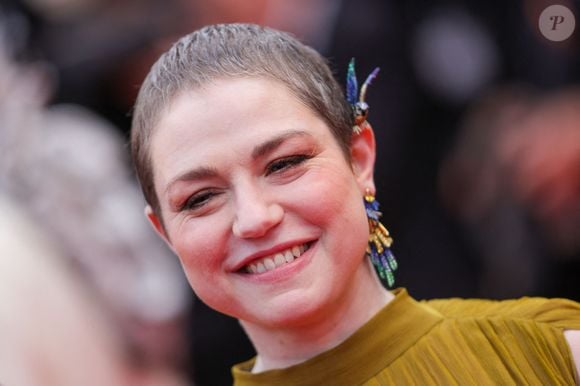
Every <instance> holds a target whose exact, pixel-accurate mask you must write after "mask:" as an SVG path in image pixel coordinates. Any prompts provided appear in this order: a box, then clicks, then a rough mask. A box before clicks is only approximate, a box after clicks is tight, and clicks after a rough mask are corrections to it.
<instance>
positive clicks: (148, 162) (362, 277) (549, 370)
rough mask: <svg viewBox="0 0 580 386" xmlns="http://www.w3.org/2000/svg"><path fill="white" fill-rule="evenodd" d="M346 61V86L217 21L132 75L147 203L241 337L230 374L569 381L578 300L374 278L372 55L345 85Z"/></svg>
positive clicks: (382, 247)
mask: <svg viewBox="0 0 580 386" xmlns="http://www.w3.org/2000/svg"><path fill="white" fill-rule="evenodd" d="M348 74H349V76H348V80H347V101H345V100H344V95H343V93H342V90H341V88H340V87H339V85H338V83H337V82H336V80H335V79H334V78H333V75H332V73H331V71H330V68H329V67H328V65H327V63H326V60H325V59H324V58H323V57H322V56H321V55H320V54H318V53H317V52H316V51H314V50H313V49H311V48H310V47H307V46H305V45H303V44H301V43H300V42H298V41H297V40H295V39H294V38H292V37H290V36H289V35H287V34H285V33H282V32H279V31H276V30H272V29H268V28H262V27H259V26H256V25H249V24H221V25H210V26H206V27H204V28H202V29H200V30H197V31H195V32H193V33H191V34H189V35H186V36H184V37H183V38H181V39H180V40H179V41H178V42H177V43H175V45H174V46H173V47H172V48H171V49H170V50H169V51H168V52H166V53H165V54H163V55H162V56H161V58H160V59H159V60H158V61H157V62H156V63H155V65H154V66H153V67H152V69H151V71H150V73H149V75H148V76H147V78H146V79H145V82H144V84H143V85H142V87H141V89H140V92H139V97H138V99H137V102H136V106H135V113H134V117H133V129H132V136H131V150H132V156H133V160H134V163H135V167H136V170H137V174H138V177H139V180H140V182H141V187H142V189H143V193H144V195H145V198H146V202H147V205H146V208H145V211H146V213H147V216H148V218H149V220H150V222H151V225H152V226H153V227H154V228H155V230H156V231H157V232H158V234H159V236H160V237H161V238H162V239H163V240H165V242H166V243H167V245H168V246H169V247H170V248H171V249H172V250H173V251H174V253H175V254H176V255H177V257H178V258H179V260H180V261H181V264H182V267H183V269H184V271H185V274H186V277H187V278H188V281H189V283H190V285H191V287H192V288H193V290H194V291H195V292H196V294H197V295H198V296H199V298H200V299H202V300H203V301H204V302H205V303H206V304H207V305H208V306H210V307H212V308H214V309H216V310H218V311H219V312H222V313H224V314H228V315H230V316H233V317H236V318H237V319H238V320H239V321H240V323H241V325H242V326H243V327H244V329H245V331H246V333H247V334H248V337H249V338H250V340H251V341H252V343H253V344H254V346H255V348H256V351H257V355H256V357H255V358H253V359H251V360H249V361H246V362H244V363H241V364H239V365H236V366H235V367H234V368H233V374H234V379H235V381H234V382H235V384H236V385H271V384H276V385H296V384H300V385H310V384H311V385H320V384H327V383H332V384H339V385H354V384H368V385H370V384H373V385H379V384H381V385H386V384H398V385H404V384H449V383H461V384H482V383H483V384H497V383H501V382H505V383H510V382H512V383H518V384H535V383H538V384H540V383H547V382H555V383H562V384H574V383H575V382H576V380H577V379H578V374H577V369H578V368H580V332H579V331H578V329H580V305H579V304H578V303H576V302H573V301H569V300H565V299H552V300H549V299H542V298H523V299H519V300H510V301H505V302H497V301H490V300H460V299H446V300H436V301H427V302H421V303H419V302H416V301H415V300H413V299H412V298H411V297H410V296H409V294H408V293H407V292H406V290H405V289H402V288H399V289H395V290H393V291H388V290H387V289H386V288H385V286H387V287H390V286H392V285H393V283H394V276H393V275H394V272H393V271H394V270H396V269H397V263H396V261H395V260H394V256H393V255H392V253H391V251H390V246H391V243H392V239H391V237H390V235H389V233H388V231H387V230H386V229H385V228H384V226H382V224H380V222H379V219H380V217H381V213H380V212H379V208H378V203H377V201H376V200H375V194H376V186H375V181H374V167H375V140H374V134H373V130H372V127H371V126H370V124H369V123H368V121H367V120H366V118H367V114H368V105H367V104H366V102H365V93H366V89H367V86H368V85H369V83H370V81H371V80H372V79H373V78H374V76H376V71H374V72H373V74H372V75H371V76H369V78H367V81H365V83H364V84H363V85H362V87H361V93H360V95H359V93H358V86H357V83H356V80H355V75H354V63H352V62H351V65H350V66H349V72H348ZM381 280H383V282H381ZM458 337H459V338H458ZM215 349H217V350H221V349H223V348H221V347H215ZM523 369H525V370H523Z"/></svg>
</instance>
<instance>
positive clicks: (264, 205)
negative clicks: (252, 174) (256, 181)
mask: <svg viewBox="0 0 580 386" xmlns="http://www.w3.org/2000/svg"><path fill="white" fill-rule="evenodd" d="M283 217H284V210H283V209H282V206H280V205H279V204H277V203H275V202H271V200H268V199H266V198H265V197H264V194H263V193H262V192H261V191H260V190H259V189H258V188H257V187H250V188H248V187H246V188H245V189H243V190H238V192H237V194H236V216H235V219H234V223H233V226H232V230H233V233H234V235H235V236H237V237H239V238H244V239H248V238H258V237H262V236H264V235H265V234H267V233H268V231H269V230H270V229H272V228H274V227H275V226H276V225H278V224H279V223H280V221H282V218H283Z"/></svg>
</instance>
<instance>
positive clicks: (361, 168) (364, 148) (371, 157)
mask: <svg viewBox="0 0 580 386" xmlns="http://www.w3.org/2000/svg"><path fill="white" fill-rule="evenodd" d="M365 126H366V127H364V128H363V130H362V131H361V132H360V133H359V134H356V133H353V135H352V142H351V145H350V158H351V164H352V169H353V172H354V174H355V177H356V179H357V183H358V185H359V188H360V190H361V194H364V193H365V192H366V191H367V189H370V190H372V191H373V192H374V191H375V180H374V178H373V174H374V170H375V155H376V153H375V135H374V133H373V129H372V128H371V126H370V125H369V124H366V125H365Z"/></svg>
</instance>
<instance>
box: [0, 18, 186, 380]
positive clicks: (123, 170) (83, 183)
mask: <svg viewBox="0 0 580 386" xmlns="http://www.w3.org/2000/svg"><path fill="white" fill-rule="evenodd" d="M0 16H3V15H2V14H0ZM3 22H4V19H3V18H0V27H3V26H4V24H3ZM12 32H13V31H12ZM11 49H12V47H11V46H10V44H9V41H8V40H6V39H4V33H3V32H1V33H0V70H1V71H0V192H1V193H2V194H3V195H6V196H7V197H9V198H10V201H11V202H14V205H17V206H19V207H22V208H23V210H25V211H26V214H27V215H28V216H29V217H30V218H32V219H33V220H34V222H35V226H36V227H38V228H40V229H41V230H42V232H44V233H45V234H46V236H47V237H48V238H49V239H50V240H51V241H52V242H53V243H54V244H55V245H56V246H57V248H58V250H59V252H60V256H59V257H60V258H61V259H63V260H64V261H63V262H62V264H61V266H66V267H68V268H67V269H69V271H70V272H74V273H75V274H76V275H78V278H77V279H76V282H77V283H82V284H83V285H84V286H85V291H86V292H87V294H90V295H91V302H90V306H93V307H95V308H96V309H97V310H98V311H96V312H98V313H100V314H101V315H102V319H103V320H106V321H107V322H108V323H109V331H111V332H112V334H113V337H114V338H115V340H116V343H117V345H118V347H117V349H118V350H119V351H120V352H122V353H123V355H122V356H121V357H120V358H121V359H122V361H123V363H124V365H123V364H119V366H120V367H123V368H124V369H125V370H126V371H127V372H128V378H129V379H130V382H137V384H147V383H146V382H148V381H149V380H151V379H156V381H155V382H156V384H159V382H161V383H163V384H171V385H173V384H176V385H179V384H183V382H184V379H183V375H182V370H181V366H182V365H183V361H184V355H185V345H184V340H185V337H184V322H185V314H186V310H187V303H186V301H187V298H186V296H185V292H184V291H183V288H184V286H183V281H182V280H180V278H179V276H177V275H176V273H177V265H176V264H175V262H174V261H172V260H170V259H168V258H167V253H166V250H165V248H164V247H163V246H162V245H161V244H160V243H159V242H157V240H156V239H155V238H154V235H153V233H152V232H151V231H150V230H149V229H148V228H147V225H146V222H145V220H144V218H143V217H142V216H141V215H140V211H139V210H138V208H139V204H138V200H139V199H138V197H139V195H138V188H137V186H136V185H135V182H134V180H133V177H132V175H131V172H130V170H129V168H128V165H127V162H126V159H125V155H124V149H123V144H122V139H121V137H120V136H119V135H118V133H116V132H115V130H114V129H113V128H112V127H111V126H110V125H108V124H106V123H104V122H103V121H102V120H101V119H99V118H98V117H96V116H94V115H93V114H91V113H89V112H87V111H86V110H84V109H82V108H79V107H77V106H71V105H69V106H53V107H50V108H47V107H46V106H45V104H46V101H47V99H48V98H49V97H50V94H51V86H52V85H53V84H52V83H51V81H50V79H51V78H50V76H48V74H49V73H50V72H47V71H46V70H45V68H46V67H45V66H43V65H42V64H41V63H35V64H25V63H15V62H13V61H12V58H11V56H10V52H11ZM136 200H137V201H136ZM132 208H134V209H132ZM31 253H32V252H31ZM8 257H9V256H6V258H8ZM8 263H9V262H8ZM59 264H60V263H59ZM55 270H58V269H57V268H55ZM51 275H52V274H51ZM55 275H56V274H55ZM63 275H64V276H65V277H68V276H67V275H69V274H68V273H66V274H63ZM66 280H69V279H66ZM56 285H57V284H55V286H56ZM67 285H68V284H67ZM75 285H78V284H75ZM83 296H84V295H83ZM73 300H74V301H75V302H79V301H80V300H79V299H72V300H71V301H73ZM62 301H63V302H66V299H63V300H62ZM74 304H76V303H74ZM74 304H71V305H69V306H67V307H73V306H74ZM87 306H89V304H88V303H87ZM71 312H72V311H71ZM54 318H56V316H54ZM99 328H100V327H99ZM99 331H100V330H97V333H99V334H100V333H101V332H99ZM85 333H87V334H88V333H89V331H85ZM113 337H111V339H113ZM6 349H7V350H9V349H10V347H7V348H6ZM54 349H56V347H54ZM65 354H66V353H65V352H64V351H63V355H65ZM52 355H55V356H56V355H58V352H57V351H53V352H52ZM65 357H66V356H65ZM55 360H56V359H55ZM59 360H60V359H59ZM55 363H56V362H55ZM46 367H47V368H46V371H50V369H51V364H50V363H46ZM58 371H60V370H58ZM160 379H162V380H163V381H160ZM0 382H2V380H0ZM77 384H79V383H77ZM102 384H113V383H108V382H103V383H102Z"/></svg>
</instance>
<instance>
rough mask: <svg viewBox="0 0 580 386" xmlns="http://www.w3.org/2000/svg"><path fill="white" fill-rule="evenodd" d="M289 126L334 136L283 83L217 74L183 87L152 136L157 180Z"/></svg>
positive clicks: (212, 160) (261, 139)
mask: <svg viewBox="0 0 580 386" xmlns="http://www.w3.org/2000/svg"><path fill="white" fill-rule="evenodd" d="M285 130H306V131H308V132H309V133H311V134H312V135H313V136H314V137H318V138H320V139H321V140H322V139H323V137H324V138H325V139H327V138H330V137H331V133H330V130H329V129H328V127H327V126H326V124H325V123H324V121H323V120H322V119H320V118H319V117H318V115H317V114H316V113H314V112H313V111H312V110H311V109H310V108H308V107H306V105H304V104H303V103H302V102H301V101H300V100H299V99H298V98H297V97H296V96H295V95H294V94H293V93H292V92H290V91H289V89H288V88H287V87H286V86H284V85H283V84H281V83H280V82H276V81H273V80H267V79H261V78H235V79H219V80H216V81H213V82H212V83H209V84H207V85H205V86H204V87H201V88H198V89H195V90H188V91H185V92H182V93H180V94H178V95H177V96H176V97H175V98H174V99H173V100H172V102H171V103H170V104H169V105H168V107H167V108H166V109H165V111H164V112H163V113H162V114H161V116H160V119H159V122H158V124H157V126H156V128H155V130H154V133H153V136H152V138H151V160H152V164H153V169H154V176H155V179H156V180H157V178H158V177H159V178H160V180H158V181H157V182H159V183H161V184H163V182H164V181H163V180H164V179H165V177H169V176H166V174H167V171H168V170H171V171H172V172H174V171H175V169H177V168H179V167H190V166H192V165H194V164H203V163H205V164H207V163H215V162H219V161H220V159H217V158H218V157H219V158H224V157H226V156H228V155H231V153H233V152H235V151H246V150H247V149H248V148H250V147H252V146H253V145H256V144H258V143H260V142H262V141H265V140H268V138H269V137H272V136H275V135H277V133H280V132H281V131H285Z"/></svg>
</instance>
